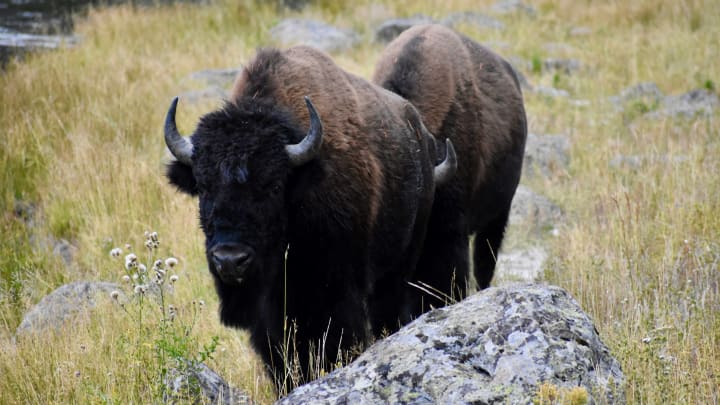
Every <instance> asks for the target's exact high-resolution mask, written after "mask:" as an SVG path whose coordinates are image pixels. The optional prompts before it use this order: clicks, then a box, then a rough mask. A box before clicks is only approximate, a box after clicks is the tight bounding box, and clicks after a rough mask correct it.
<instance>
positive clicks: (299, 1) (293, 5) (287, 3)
mask: <svg viewBox="0 0 720 405" xmlns="http://www.w3.org/2000/svg"><path fill="white" fill-rule="evenodd" d="M310 3H311V1H310V0H280V1H279V2H278V4H279V5H280V6H282V7H286V8H289V9H290V10H295V11H298V10H302V9H303V8H304V7H305V6H307V5H308V4H310Z"/></svg>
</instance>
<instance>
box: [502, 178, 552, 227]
mask: <svg viewBox="0 0 720 405" xmlns="http://www.w3.org/2000/svg"><path fill="white" fill-rule="evenodd" d="M562 216H563V213H562V210H561V209H560V207H558V206H557V204H555V203H553V202H552V201H550V200H549V199H547V197H544V196H542V195H540V194H537V193H535V192H534V191H532V190H531V189H530V188H528V187H526V186H524V185H522V184H521V185H519V186H518V188H517V190H516V191H515V197H513V201H512V205H511V206H510V219H509V223H510V225H524V226H527V227H528V228H529V229H530V230H531V231H533V232H540V231H551V230H552V229H554V228H555V226H556V225H557V224H558V223H559V222H561V221H562Z"/></svg>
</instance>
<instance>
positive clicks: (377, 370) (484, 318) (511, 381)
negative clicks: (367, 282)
mask: <svg viewBox="0 0 720 405" xmlns="http://www.w3.org/2000/svg"><path fill="white" fill-rule="evenodd" d="M624 382H625V378H624V375H623V373H622V370H621V369H620V363H619V362H618V361H617V360H616V359H615V358H613V357H612V355H611V354H610V351H609V350H608V348H607V346H605V344H604V343H603V342H602V341H601V339H600V337H599V336H598V333H597V330H596V328H595V326H594V325H593V323H592V321H591V320H590V319H589V317H588V316H587V315H586V314H585V313H583V311H582V310H581V309H580V307H579V306H578V303H577V302H576V301H575V300H574V299H573V298H572V297H571V296H570V295H569V294H568V293H567V292H566V291H564V290H562V289H560V288H559V287H553V286H543V285H524V286H511V287H502V288H497V287H495V288H488V289H486V290H483V291H482V292H480V293H477V294H475V295H473V296H471V297H469V298H467V299H466V300H464V301H462V302H460V303H458V304H456V305H452V306H450V307H445V308H440V309H436V310H433V311H431V312H429V313H426V314H424V315H423V316H421V317H420V318H418V319H417V320H415V321H414V322H412V323H410V324H408V325H407V326H405V327H404V328H402V329H401V330H400V331H399V332H397V333H395V334H394V335H392V336H390V337H388V338H386V339H384V340H382V341H380V342H377V343H376V344H374V345H373V346H371V347H370V348H368V349H367V350H366V351H365V353H363V354H362V355H361V356H360V357H358V358H357V359H356V360H355V361H354V362H352V363H351V364H349V365H348V366H346V367H344V368H341V369H338V370H335V371H333V372H332V373H330V374H328V375H326V376H324V377H322V378H320V379H318V380H316V381H313V382H311V383H309V384H306V385H303V386H300V387H298V388H296V389H295V390H294V391H292V392H291V393H290V394H289V395H288V396H287V397H285V398H283V399H281V400H279V401H278V402H277V403H278V404H297V403H313V404H338V403H362V404H387V403H406V404H460V403H477V404H490V403H493V404H495V403H503V404H505V403H507V404H531V403H533V399H534V398H536V396H537V393H538V389H539V387H540V386H541V385H543V384H553V385H555V386H556V387H558V389H559V390H560V391H561V392H562V390H569V389H572V388H576V387H578V386H579V387H581V388H580V389H584V390H585V392H586V393H587V399H588V401H587V403H591V404H592V403H612V404H623V403H625V394H624Z"/></svg>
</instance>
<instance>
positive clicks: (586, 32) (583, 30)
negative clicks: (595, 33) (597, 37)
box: [569, 27, 592, 37]
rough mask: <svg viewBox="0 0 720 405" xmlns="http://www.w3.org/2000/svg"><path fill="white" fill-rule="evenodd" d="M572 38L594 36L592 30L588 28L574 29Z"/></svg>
mask: <svg viewBox="0 0 720 405" xmlns="http://www.w3.org/2000/svg"><path fill="white" fill-rule="evenodd" d="M569 34H570V36H571V37H584V36H588V35H591V34H592V29H590V28H588V27H574V28H572V29H571V30H570V32H569Z"/></svg>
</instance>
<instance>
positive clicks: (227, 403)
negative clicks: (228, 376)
mask: <svg viewBox="0 0 720 405" xmlns="http://www.w3.org/2000/svg"><path fill="white" fill-rule="evenodd" d="M165 385H166V387H167V391H168V392H167V393H166V395H165V402H168V403H175V402H183V403H184V402H187V401H190V402H192V403H203V404H206V403H210V404H222V405H231V404H234V405H251V404H252V403H253V402H252V401H251V400H250V396H248V394H247V393H245V392H243V391H242V390H240V389H238V388H234V387H231V386H230V385H229V384H228V383H227V382H226V381H225V380H223V378H222V377H220V375H218V373H216V372H215V371H213V370H212V369H211V368H210V367H208V366H206V365H205V364H204V363H199V364H194V363H192V362H186V364H185V365H184V367H182V369H178V368H173V369H171V370H169V371H168V375H167V377H166V378H165Z"/></svg>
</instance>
